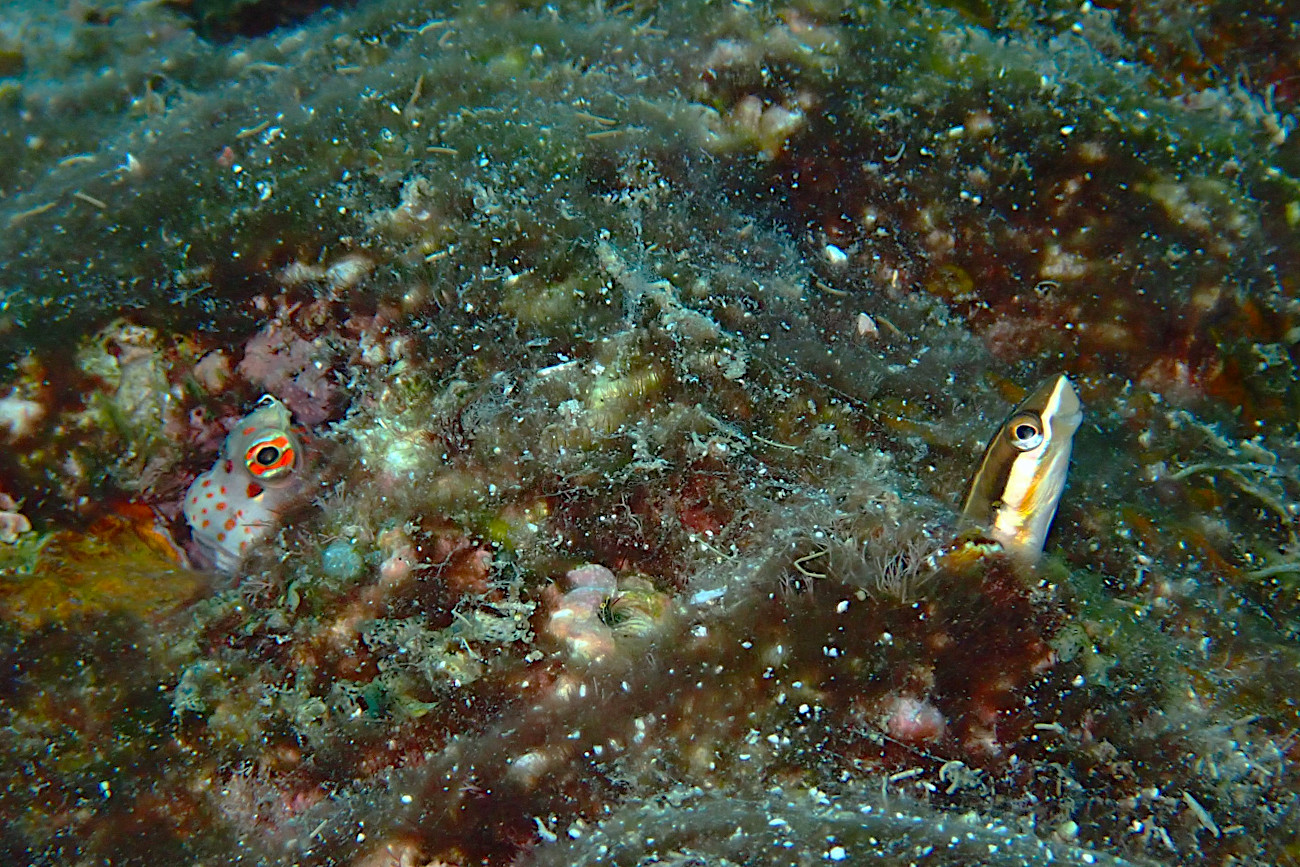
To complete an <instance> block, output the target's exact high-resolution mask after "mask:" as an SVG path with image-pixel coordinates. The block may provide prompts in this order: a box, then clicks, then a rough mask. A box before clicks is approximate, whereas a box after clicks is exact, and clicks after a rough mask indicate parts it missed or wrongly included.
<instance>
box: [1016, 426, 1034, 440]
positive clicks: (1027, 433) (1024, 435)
mask: <svg viewBox="0 0 1300 867" xmlns="http://www.w3.org/2000/svg"><path fill="white" fill-rule="evenodd" d="M1037 434H1038V431H1037V430H1035V429H1034V427H1033V426H1032V425H1027V424H1022V425H1017V426H1016V439H1018V440H1027V439H1031V438H1033V437H1034V436H1036V435H1037Z"/></svg>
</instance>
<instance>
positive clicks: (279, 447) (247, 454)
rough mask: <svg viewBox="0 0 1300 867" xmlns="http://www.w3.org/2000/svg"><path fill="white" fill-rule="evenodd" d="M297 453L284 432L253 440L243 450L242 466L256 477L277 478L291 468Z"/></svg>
mask: <svg viewBox="0 0 1300 867" xmlns="http://www.w3.org/2000/svg"><path fill="white" fill-rule="evenodd" d="M296 459H297V454H296V452H295V451H294V448H293V443H291V442H290V441H289V438H288V437H287V436H285V435H284V434H275V435H273V436H268V437H263V438H261V439H258V440H254V441H253V442H252V443H250V444H249V446H248V448H247V449H246V450H245V451H244V466H245V467H247V468H248V471H249V472H250V473H252V474H253V477H254V478H257V479H278V478H279V477H280V476H283V475H285V474H286V473H288V472H289V471H290V470H292V469H293V465H294V462H295V460H296Z"/></svg>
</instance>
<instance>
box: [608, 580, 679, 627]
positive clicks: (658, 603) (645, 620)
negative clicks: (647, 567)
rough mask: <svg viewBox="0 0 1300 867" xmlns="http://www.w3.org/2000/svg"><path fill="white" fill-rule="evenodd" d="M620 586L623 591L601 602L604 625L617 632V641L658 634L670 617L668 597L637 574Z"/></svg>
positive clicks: (620, 590) (623, 581) (615, 592)
mask: <svg viewBox="0 0 1300 867" xmlns="http://www.w3.org/2000/svg"><path fill="white" fill-rule="evenodd" d="M619 583H620V585H621V588H620V589H619V590H616V591H614V592H613V593H611V594H609V595H608V596H606V597H605V599H604V601H603V602H601V605H600V611H599V612H598V615H597V616H598V617H599V618H600V622H601V623H603V624H605V625H606V626H608V627H609V628H610V629H611V630H612V631H613V633H614V638H615V640H618V639H623V638H643V637H645V636H647V635H650V634H652V633H653V632H655V631H656V630H657V629H658V628H659V627H660V626H661V625H662V624H663V622H664V618H665V616H666V615H667V614H668V610H669V607H668V597H667V596H665V595H664V594H662V593H660V592H658V591H657V590H655V589H654V585H653V584H651V583H650V581H649V580H647V579H646V578H643V577H641V576H637V575H633V576H631V577H628V578H624V579H623V580H622V581H620V582H619Z"/></svg>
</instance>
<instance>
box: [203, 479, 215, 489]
mask: <svg viewBox="0 0 1300 867" xmlns="http://www.w3.org/2000/svg"><path fill="white" fill-rule="evenodd" d="M210 484H212V479H204V480H203V484H202V485H201V487H204V488H206V487H207V486H208V485H210Z"/></svg>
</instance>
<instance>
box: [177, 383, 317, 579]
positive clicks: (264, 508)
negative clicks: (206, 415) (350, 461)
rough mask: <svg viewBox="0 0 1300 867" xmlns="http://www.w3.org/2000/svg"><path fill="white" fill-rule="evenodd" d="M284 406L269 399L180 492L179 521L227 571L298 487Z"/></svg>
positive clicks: (295, 442) (296, 457)
mask: <svg viewBox="0 0 1300 867" xmlns="http://www.w3.org/2000/svg"><path fill="white" fill-rule="evenodd" d="M291 420H292V417H291V415H290V413H289V410H288V409H287V408H286V407H285V405H284V404H282V403H280V401H278V400H276V399H275V398H273V397H271V396H269V395H268V396H266V397H264V398H262V400H261V402H260V403H259V404H258V408H257V409H256V410H254V411H253V412H252V413H250V414H249V415H247V416H246V417H244V418H243V419H241V420H240V422H239V424H238V425H236V426H235V429H234V430H232V431H231V432H230V435H229V436H227V437H226V441H225V443H224V444H223V445H222V447H221V455H220V456H219V457H218V459H217V463H216V465H215V466H213V467H212V469H210V470H208V471H207V472H206V473H203V474H202V475H200V476H199V477H198V478H196V479H195V480H194V483H193V484H192V485H190V488H189V490H188V491H186V492H185V505H184V512H185V520H186V522H187V523H189V525H190V533H191V535H192V536H193V538H194V541H195V542H196V543H197V544H198V546H199V547H200V548H201V549H202V550H203V552H204V553H205V554H207V555H208V556H209V557H210V558H211V559H212V561H213V563H214V565H215V566H216V568H217V569H219V570H221V571H222V572H232V571H234V569H235V567H236V566H238V565H239V561H240V560H242V559H243V557H244V555H245V554H247V553H248V552H249V551H250V550H251V549H252V548H253V546H255V545H256V544H257V543H258V542H261V541H262V540H263V539H265V538H266V537H267V536H268V535H269V534H270V533H271V531H272V530H273V529H275V526H276V524H277V523H278V522H279V517H280V511H281V510H282V509H283V508H284V506H285V504H286V503H287V502H288V501H289V500H290V499H291V498H292V497H293V496H294V495H295V494H296V493H297V492H298V491H299V489H300V488H301V487H302V478H301V476H302V473H301V467H302V459H303V454H302V444H301V442H300V441H299V439H298V437H297V435H296V434H295V433H294V431H293V428H292V425H291Z"/></svg>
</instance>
